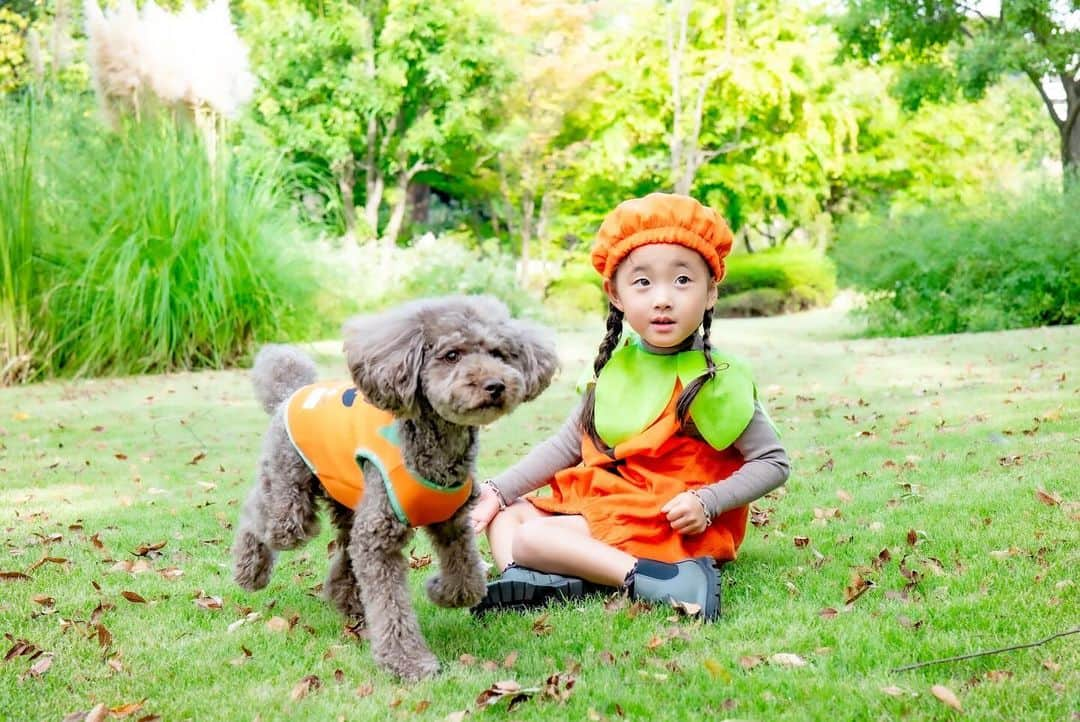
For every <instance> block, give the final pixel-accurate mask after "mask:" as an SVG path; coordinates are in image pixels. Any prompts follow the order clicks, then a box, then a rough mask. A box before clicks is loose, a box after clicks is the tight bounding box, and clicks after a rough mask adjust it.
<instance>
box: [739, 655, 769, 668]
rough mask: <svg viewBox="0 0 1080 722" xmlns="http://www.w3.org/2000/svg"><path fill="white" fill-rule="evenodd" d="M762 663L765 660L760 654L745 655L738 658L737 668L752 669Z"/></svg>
mask: <svg viewBox="0 0 1080 722" xmlns="http://www.w3.org/2000/svg"><path fill="white" fill-rule="evenodd" d="M764 661H765V658H764V657H763V656H761V655H760V654H747V655H744V656H742V657H739V666H740V667H742V668H743V669H753V668H754V667H756V666H758V665H759V664H761V663H762V662H764Z"/></svg>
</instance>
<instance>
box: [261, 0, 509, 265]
mask: <svg viewBox="0 0 1080 722" xmlns="http://www.w3.org/2000/svg"><path fill="white" fill-rule="evenodd" d="M244 7H245V14H246V15H247V17H248V21H247V22H245V28H246V34H248V35H249V38H250V39H251V41H252V42H251V44H252V48H253V64H254V66H255V68H256V71H257V73H258V74H259V76H260V78H261V80H262V87H261V90H260V91H259V96H258V97H257V98H256V100H255V103H254V105H255V107H256V114H257V120H258V121H259V123H260V124H261V125H262V126H263V127H264V128H266V130H267V131H268V134H269V136H270V139H271V142H272V143H274V144H275V145H277V146H278V147H281V148H283V149H285V150H286V151H287V152H288V153H289V154H290V156H291V157H293V159H295V160H302V161H304V162H307V163H310V164H312V165H313V166H314V167H316V168H317V169H319V170H320V171H321V172H323V173H324V174H325V175H330V176H332V177H333V178H334V180H335V182H336V185H337V189H338V193H339V198H340V204H341V211H342V215H343V217H344V220H345V224H346V229H347V235H349V236H350V237H367V238H370V237H381V238H383V239H384V241H385V242H386V243H388V244H391V245H393V244H395V243H396V241H397V237H398V235H399V234H400V232H401V229H402V225H403V223H404V220H405V213H406V206H407V203H408V196H409V194H408V191H409V187H410V185H411V184H412V183H413V182H414V181H415V180H416V178H417V176H418V175H419V174H421V173H424V172H435V173H445V174H455V173H463V172H470V170H471V168H473V167H474V166H475V165H477V162H476V161H477V159H478V158H481V157H483V156H484V155H485V154H488V155H490V152H491V151H490V150H489V148H490V146H491V142H490V135H491V129H492V127H493V126H494V125H496V124H497V122H498V121H499V116H498V104H497V102H496V100H497V98H498V97H499V93H500V92H501V91H502V90H503V89H504V88H505V86H506V84H507V83H508V81H509V80H510V74H509V73H508V71H507V66H506V64H505V62H504V61H503V58H502V57H500V55H499V53H498V45H497V44H496V43H494V42H493V40H492V39H493V37H494V35H495V32H496V27H495V23H494V21H493V19H492V18H491V17H490V16H489V15H488V14H487V13H486V12H485V11H482V10H481V9H480V8H479V6H478V5H477V4H476V3H475V2H473V0H455V1H454V2H446V3H424V2H420V0H368V1H367V2H358V3H350V2H345V0H329V1H328V2H318V3H315V2H312V3H311V5H310V6H308V5H305V4H291V3H289V2H281V3H276V2H270V1H269V0H249V1H248V2H247V3H245V6H244ZM357 186H359V187H360V188H362V196H363V218H364V221H365V222H366V228H363V229H361V228H360V227H359V223H358V220H357V216H356V212H355V208H356V206H357V205H358V201H356V200H355V199H356V196H358V195H361V193H357V192H356V190H355V188H356V187H357ZM384 208H385V209H386V212H385V213H382V212H381V211H382V210H383V209H384Z"/></svg>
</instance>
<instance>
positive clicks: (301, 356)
mask: <svg viewBox="0 0 1080 722" xmlns="http://www.w3.org/2000/svg"><path fill="white" fill-rule="evenodd" d="M317 376H318V371H317V370H316V368H315V362H314V361H312V360H311V358H310V357H309V356H308V355H307V354H305V353H304V352H303V351H301V350H300V349H298V348H296V347H295V346H279V345H275V344H270V345H267V346H263V347H262V348H261V349H259V353H258V354H256V355H255V364H254V365H253V366H252V367H251V380H252V383H254V385H255V398H257V399H258V400H259V403H260V404H262V407H263V409H264V410H265V411H266V413H268V414H272V413H274V409H276V408H277V407H278V405H279V404H281V402H282V401H284V400H285V399H287V398H289V396H290V395H292V392H293V391H296V390H297V389H298V388H300V387H301V386H306V385H308V384H310V383H314V382H315V379H316V377H317Z"/></svg>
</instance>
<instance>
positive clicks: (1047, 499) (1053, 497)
mask: <svg viewBox="0 0 1080 722" xmlns="http://www.w3.org/2000/svg"><path fill="white" fill-rule="evenodd" d="M1035 498H1036V499H1038V500H1039V501H1041V502H1042V503H1043V504H1046V505H1047V506H1058V505H1059V504H1061V497H1060V496H1058V495H1057V494H1054V493H1053V492H1049V491H1046V490H1045V489H1036V490H1035Z"/></svg>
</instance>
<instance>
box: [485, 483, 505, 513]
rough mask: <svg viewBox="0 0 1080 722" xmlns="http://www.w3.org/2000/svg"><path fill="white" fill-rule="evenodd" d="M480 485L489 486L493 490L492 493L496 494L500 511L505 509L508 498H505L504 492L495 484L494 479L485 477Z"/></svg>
mask: <svg viewBox="0 0 1080 722" xmlns="http://www.w3.org/2000/svg"><path fill="white" fill-rule="evenodd" d="M480 486H482V487H487V488H488V489H490V490H491V493H492V494H493V495H494V496H495V501H497V502H499V511H503V510H504V509H506V507H507V503H506V499H505V498H503V495H502V492H501V491H499V487H497V486H495V481H494V480H492V479H484V480H483V481H481V482H480Z"/></svg>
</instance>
